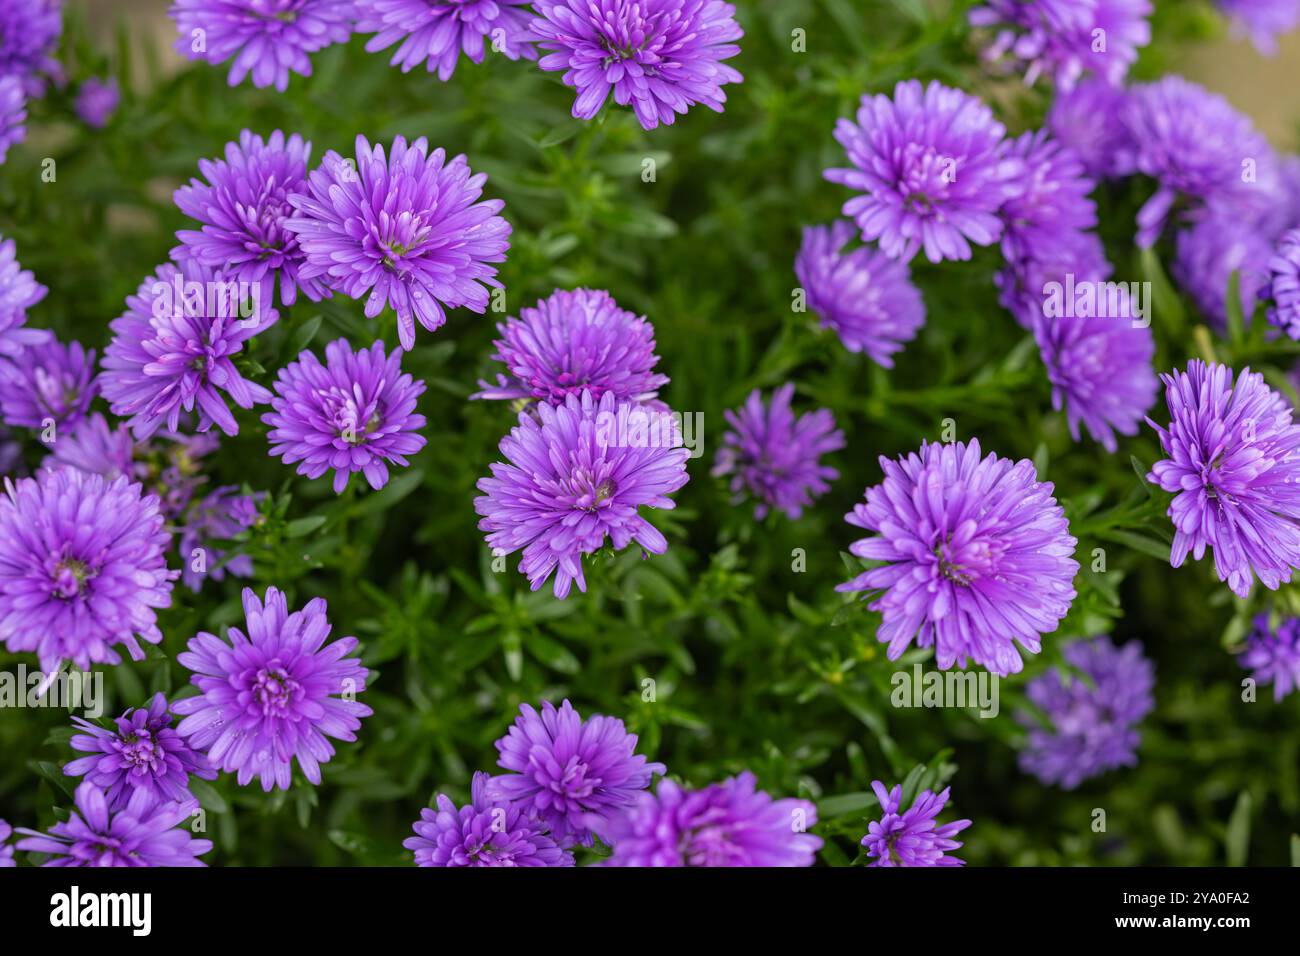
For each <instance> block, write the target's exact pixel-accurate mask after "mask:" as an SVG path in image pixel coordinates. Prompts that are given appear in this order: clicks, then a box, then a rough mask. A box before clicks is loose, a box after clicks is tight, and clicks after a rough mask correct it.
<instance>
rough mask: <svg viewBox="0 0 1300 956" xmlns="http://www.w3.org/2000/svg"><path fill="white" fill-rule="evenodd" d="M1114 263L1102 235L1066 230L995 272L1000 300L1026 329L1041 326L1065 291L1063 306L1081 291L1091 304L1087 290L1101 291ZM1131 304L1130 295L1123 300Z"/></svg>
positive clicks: (1062, 299)
mask: <svg viewBox="0 0 1300 956" xmlns="http://www.w3.org/2000/svg"><path fill="white" fill-rule="evenodd" d="M1113 271H1114V270H1113V268H1112V266H1111V264H1110V262H1109V261H1108V260H1107V259H1106V250H1105V248H1104V247H1103V246H1102V244H1101V239H1100V238H1098V237H1097V235H1096V234H1095V233H1092V232H1077V231H1076V232H1066V233H1063V234H1061V235H1059V236H1057V237H1056V238H1055V240H1054V241H1053V242H1050V243H1048V244H1046V245H1045V246H1043V247H1042V248H1040V249H1034V250H1030V251H1029V254H1028V255H1026V256H1024V257H1022V258H1019V259H1015V260H1012V261H1010V262H1008V263H1007V265H1006V267H1005V268H1003V269H1002V270H1000V271H999V272H998V273H997V274H996V275H995V276H994V280H993V281H994V284H995V285H997V287H998V301H999V302H1001V303H1002V305H1003V307H1004V308H1006V309H1007V311H1009V312H1010V313H1011V314H1012V316H1013V317H1014V318H1015V320H1016V321H1017V322H1019V323H1020V325H1021V326H1023V327H1024V328H1026V329H1033V328H1035V327H1037V326H1038V325H1039V324H1040V323H1041V322H1043V321H1044V320H1045V319H1046V318H1049V317H1050V316H1049V312H1050V311H1051V308H1052V306H1051V305H1050V303H1053V302H1054V299H1055V297H1056V296H1057V295H1058V294H1059V297H1060V305H1061V309H1060V310H1059V311H1066V304H1067V302H1073V301H1074V300H1076V299H1078V298H1079V297H1080V296H1081V295H1082V296H1084V297H1085V298H1084V301H1083V303H1082V304H1083V305H1084V307H1085V308H1086V306H1087V303H1086V294H1087V293H1086V292H1082V291H1081V290H1087V289H1091V290H1092V291H1093V292H1094V293H1097V292H1098V291H1099V290H1101V288H1102V283H1104V282H1105V281H1106V280H1107V279H1108V278H1110V274H1111V272H1113ZM1122 302H1123V303H1124V304H1125V305H1128V304H1129V303H1128V298H1127V295H1125V296H1124V297H1123V299H1122Z"/></svg>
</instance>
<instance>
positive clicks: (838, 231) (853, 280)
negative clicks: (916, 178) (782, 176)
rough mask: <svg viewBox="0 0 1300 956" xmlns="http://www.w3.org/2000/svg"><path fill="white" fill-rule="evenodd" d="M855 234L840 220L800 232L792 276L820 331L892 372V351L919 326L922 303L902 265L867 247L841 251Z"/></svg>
mask: <svg viewBox="0 0 1300 956" xmlns="http://www.w3.org/2000/svg"><path fill="white" fill-rule="evenodd" d="M856 233H857V228H856V227H855V226H854V225H853V223H851V222H848V221H846V220H843V219H838V220H836V221H835V222H834V223H832V224H831V225H830V226H810V227H808V228H806V229H804V231H803V244H802V245H801V246H800V247H799V255H798V257H797V258H796V259H795V261H794V271H795V275H796V276H798V278H799V283H800V285H801V286H802V287H803V290H804V292H805V294H806V296H807V305H808V308H810V309H811V310H812V311H813V312H815V313H816V314H817V316H818V317H819V318H820V319H821V323H822V328H828V329H834V330H835V334H836V335H838V336H839V337H840V341H841V342H843V343H844V347H845V348H846V349H848V350H849V351H850V352H866V353H867V355H868V356H869V357H870V358H871V360H872V361H873V362H875V363H876V364H877V365H881V366H883V367H884V368H893V367H894V359H893V357H892V356H893V355H894V353H896V352H901V351H902V350H903V345H904V344H905V343H907V342H910V341H911V340H912V339H913V338H915V337H916V333H917V331H918V330H919V329H920V328H921V326H922V325H924V324H925V301H924V300H923V299H922V298H921V293H920V292H919V291H917V288H916V286H914V285H912V276H911V270H910V269H908V267H907V265H906V263H903V262H899V261H898V260H896V259H891V258H889V256H887V255H885V254H884V253H883V252H881V251H880V250H878V249H871V248H869V247H867V246H859V247H857V248H855V249H852V250H850V251H848V252H845V251H844V247H845V245H846V244H847V243H848V242H849V241H850V240H851V239H852V238H853V237H854V235H856Z"/></svg>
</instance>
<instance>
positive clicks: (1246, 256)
mask: <svg viewBox="0 0 1300 956" xmlns="http://www.w3.org/2000/svg"><path fill="white" fill-rule="evenodd" d="M1175 249H1176V252H1175V257H1174V262H1173V268H1172V270H1171V271H1172V272H1173V275H1174V278H1175V279H1177V280H1178V283H1179V285H1181V286H1182V287H1183V289H1184V290H1185V291H1186V292H1187V293H1188V295H1190V296H1191V298H1192V300H1193V301H1194V302H1195V303H1196V305H1197V307H1198V308H1199V309H1200V310H1201V312H1202V314H1204V315H1205V317H1206V318H1207V319H1209V320H1210V324H1211V325H1212V326H1214V327H1215V328H1216V329H1219V330H1220V331H1222V330H1223V328H1224V327H1225V326H1226V325H1227V323H1228V309H1227V297H1228V280H1229V279H1230V278H1231V276H1232V273H1233V272H1236V273H1237V283H1238V286H1237V292H1238V297H1239V301H1240V303H1241V311H1242V315H1243V316H1244V317H1245V321H1246V322H1247V323H1249V322H1250V318H1251V315H1252V314H1253V313H1254V311H1255V304H1256V303H1257V302H1258V301H1259V293H1260V291H1261V290H1262V289H1264V288H1265V287H1267V285H1268V264H1269V257H1270V256H1271V255H1272V253H1273V247H1272V244H1271V243H1270V242H1269V240H1268V237H1267V236H1263V235H1261V234H1260V231H1259V227H1258V225H1257V224H1256V223H1253V222H1251V221H1249V220H1242V219H1241V218H1239V217H1237V216H1235V215H1233V214H1232V213H1231V212H1230V211H1229V210H1228V209H1221V210H1215V211H1213V212H1211V213H1210V214H1209V215H1207V216H1205V217H1204V218H1202V219H1201V220H1200V221H1199V222H1197V223H1195V224H1193V225H1191V226H1189V227H1188V228H1186V229H1181V230H1179V232H1178V236H1177V240H1176V245H1175Z"/></svg>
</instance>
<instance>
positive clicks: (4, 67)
mask: <svg viewBox="0 0 1300 956" xmlns="http://www.w3.org/2000/svg"><path fill="white" fill-rule="evenodd" d="M62 32H63V11H62V9H61V8H60V3H59V0H3V2H0V76H16V77H18V79H19V80H20V81H21V83H22V86H23V90H24V92H25V93H26V94H27V95H28V96H29V97H35V96H42V95H44V93H45V79H44V77H43V76H42V74H55V75H57V74H58V73H59V65H58V63H57V62H55V60H54V50H55V48H56V47H57V46H58V45H59V36H60V34H62Z"/></svg>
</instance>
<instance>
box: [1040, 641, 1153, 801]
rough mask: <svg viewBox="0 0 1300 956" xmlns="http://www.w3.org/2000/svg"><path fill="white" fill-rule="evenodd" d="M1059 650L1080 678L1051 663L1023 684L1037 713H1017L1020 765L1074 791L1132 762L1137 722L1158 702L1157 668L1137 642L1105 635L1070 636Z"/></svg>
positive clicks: (1047, 781)
mask: <svg viewBox="0 0 1300 956" xmlns="http://www.w3.org/2000/svg"><path fill="white" fill-rule="evenodd" d="M1061 653H1062V655H1063V656H1064V657H1065V661H1066V663H1067V664H1068V665H1069V666H1070V667H1071V668H1072V669H1073V670H1075V671H1078V672H1079V673H1080V674H1082V675H1083V677H1082V678H1081V677H1079V676H1077V675H1075V674H1073V673H1070V672H1063V671H1062V670H1061V669H1059V668H1053V669H1052V670H1049V671H1047V672H1046V673H1044V674H1041V675H1040V676H1038V677H1035V678H1034V679H1033V680H1031V681H1030V682H1029V683H1028V684H1027V685H1026V686H1025V695H1026V696H1027V697H1028V698H1029V701H1030V703H1031V704H1033V705H1034V706H1035V707H1036V708H1037V709H1038V711H1039V713H1037V714H1035V713H1030V712H1029V711H1021V712H1019V713H1017V714H1016V720H1017V721H1018V722H1019V723H1020V724H1021V725H1022V726H1024V727H1025V728H1026V730H1027V731H1028V735H1027V737H1026V740H1025V747H1024V749H1023V750H1022V751H1021V752H1020V769H1021V770H1023V771H1024V772H1025V773H1029V774H1032V775H1033V776H1035V777H1037V778H1038V779H1039V780H1041V781H1042V782H1043V783H1046V784H1056V785H1057V786H1060V787H1061V788H1062V789H1064V790H1073V789H1074V788H1075V787H1077V786H1078V785H1079V784H1080V783H1082V782H1083V781H1084V780H1087V779H1088V778H1090V777H1095V776H1097V775H1098V774H1101V773H1105V772H1106V771H1107V770H1113V769H1115V768H1116V767H1131V766H1133V765H1135V764H1136V763H1137V755H1136V751H1137V746H1138V742H1139V740H1140V737H1139V734H1138V732H1137V729H1136V725H1137V724H1138V722H1140V721H1141V720H1142V718H1143V717H1145V716H1146V715H1147V714H1149V713H1150V712H1151V710H1152V709H1153V708H1154V707H1155V700H1154V699H1153V698H1152V696H1151V692H1152V689H1153V688H1154V687H1155V670H1154V668H1153V667H1152V666H1151V662H1150V661H1149V660H1147V659H1146V657H1144V656H1143V654H1142V645H1141V644H1139V643H1138V642H1137V641H1130V642H1129V643H1127V644H1125V645H1124V646H1123V647H1116V646H1115V645H1114V644H1112V643H1111V641H1110V638H1108V637H1095V638H1092V639H1091V640H1084V641H1072V642H1070V643H1069V644H1067V645H1066V646H1065V648H1064V649H1063V650H1062V652H1061ZM1084 678H1086V680H1085V679H1084Z"/></svg>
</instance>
